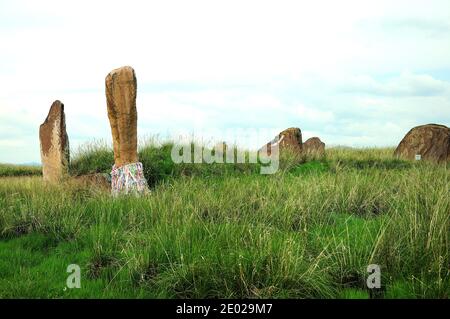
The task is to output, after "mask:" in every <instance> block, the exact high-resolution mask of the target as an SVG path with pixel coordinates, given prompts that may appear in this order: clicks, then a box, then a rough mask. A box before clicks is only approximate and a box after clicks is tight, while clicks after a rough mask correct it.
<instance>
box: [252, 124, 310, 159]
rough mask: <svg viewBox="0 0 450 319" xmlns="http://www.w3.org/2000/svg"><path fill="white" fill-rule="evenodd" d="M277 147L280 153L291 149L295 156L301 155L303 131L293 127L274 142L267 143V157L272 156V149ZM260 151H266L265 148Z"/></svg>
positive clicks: (281, 133) (283, 132) (278, 136)
mask: <svg viewBox="0 0 450 319" xmlns="http://www.w3.org/2000/svg"><path fill="white" fill-rule="evenodd" d="M276 146H278V147H279V149H280V152H282V151H283V150H284V149H289V150H290V151H292V152H293V153H294V154H297V155H301V153H302V150H303V143H302V131H301V130H300V129H299V128H298V127H291V128H288V129H286V130H284V131H282V132H280V134H278V135H277V136H276V137H275V138H274V139H273V140H272V141H270V142H269V143H267V145H266V148H267V155H271V153H272V147H276ZM260 151H264V147H263V148H261V149H260Z"/></svg>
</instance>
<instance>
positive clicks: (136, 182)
mask: <svg viewBox="0 0 450 319" xmlns="http://www.w3.org/2000/svg"><path fill="white" fill-rule="evenodd" d="M148 191H149V190H148V185H147V180H146V179H145V177H144V171H143V166H142V163H139V162H138V163H131V164H126V165H123V166H121V167H116V166H115V165H114V166H113V168H112V171H111V193H112V195H113V196H117V195H119V194H135V195H140V194H145V193H147V192H148Z"/></svg>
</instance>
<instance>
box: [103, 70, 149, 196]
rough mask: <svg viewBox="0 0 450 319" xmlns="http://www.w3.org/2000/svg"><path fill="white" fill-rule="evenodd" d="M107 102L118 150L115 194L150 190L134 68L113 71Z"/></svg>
mask: <svg viewBox="0 0 450 319" xmlns="http://www.w3.org/2000/svg"><path fill="white" fill-rule="evenodd" d="M105 86H106V90H105V92H106V101H107V107H108V117H109V123H110V125H111V133H112V139H113V148H114V167H113V169H112V172H111V187H112V193H113V195H118V194H123V193H125V194H127V193H130V192H132V193H137V194H139V193H143V192H146V191H147V182H146V180H145V178H144V173H143V167H142V163H139V162H138V154H137V111H136V93H137V83H136V75H135V73H134V70H133V68H131V67H129V66H124V67H121V68H118V69H115V70H112V71H111V72H110V73H109V74H108V75H107V76H106V79H105Z"/></svg>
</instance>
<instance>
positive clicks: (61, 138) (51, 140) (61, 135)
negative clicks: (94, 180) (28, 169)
mask: <svg viewBox="0 0 450 319" xmlns="http://www.w3.org/2000/svg"><path fill="white" fill-rule="evenodd" d="M39 140H40V145H41V161H42V175H43V178H44V180H45V181H48V182H52V183H57V182H59V181H60V180H61V179H62V178H64V177H65V176H67V175H68V169H69V160H70V153H69V137H68V136H67V132H66V118H65V115H64V104H62V103H61V102H60V101H58V100H57V101H55V102H53V104H52V106H51V107H50V111H49V113H48V115H47V118H46V119H45V121H44V123H42V124H41V126H40V127H39Z"/></svg>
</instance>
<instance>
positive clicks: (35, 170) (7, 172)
mask: <svg viewBox="0 0 450 319" xmlns="http://www.w3.org/2000/svg"><path fill="white" fill-rule="evenodd" d="M36 175H42V168H41V167H40V166H28V165H13V164H1V163H0V177H7V176H36Z"/></svg>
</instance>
